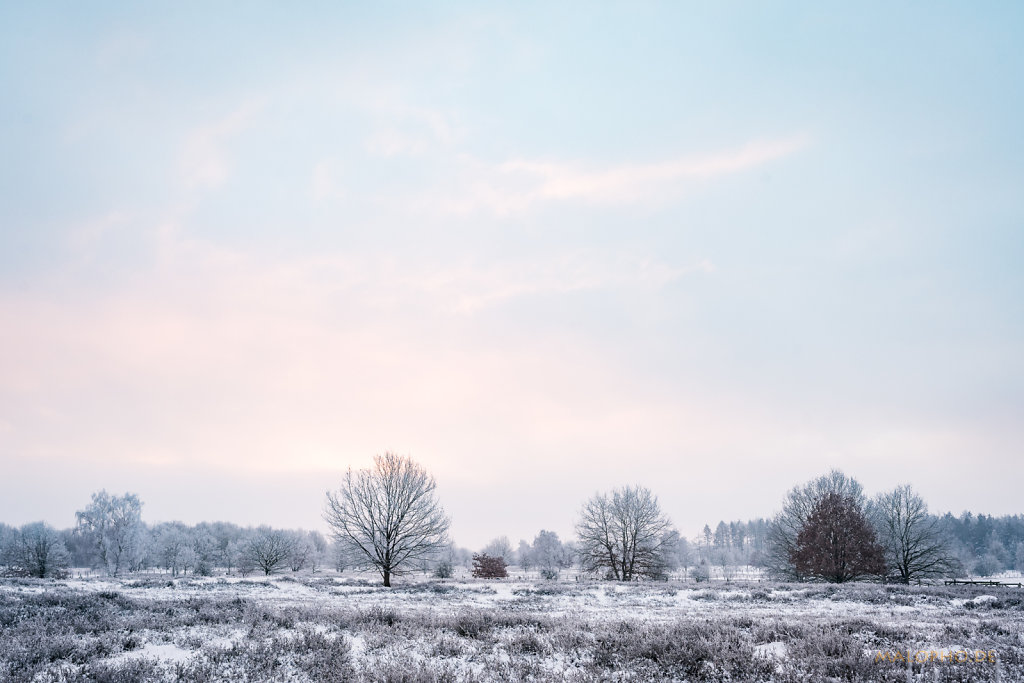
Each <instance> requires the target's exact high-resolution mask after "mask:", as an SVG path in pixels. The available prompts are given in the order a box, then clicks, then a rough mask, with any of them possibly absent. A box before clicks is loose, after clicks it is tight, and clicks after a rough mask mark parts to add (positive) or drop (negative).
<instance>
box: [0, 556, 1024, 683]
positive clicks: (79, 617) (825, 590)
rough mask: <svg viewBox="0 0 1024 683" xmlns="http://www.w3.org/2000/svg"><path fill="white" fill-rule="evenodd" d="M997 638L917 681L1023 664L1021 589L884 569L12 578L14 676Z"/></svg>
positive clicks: (797, 677) (271, 671) (691, 665)
mask: <svg viewBox="0 0 1024 683" xmlns="http://www.w3.org/2000/svg"><path fill="white" fill-rule="evenodd" d="M908 649H909V650H911V651H914V652H916V651H918V650H937V651H944V652H949V651H956V650H969V651H971V652H972V653H973V652H974V651H975V650H985V651H988V650H994V651H995V652H996V653H998V657H999V662H998V664H992V663H988V662H985V663H974V662H969V663H941V664H934V663H926V664H924V665H920V664H915V665H913V666H912V667H911V671H910V676H911V679H912V680H922V681H934V680H943V681H954V680H955V681H973V680H979V681H982V680H1002V681H1017V680H1024V591H1022V590H1017V589H1005V588H991V587H988V588H986V587H962V586H959V587H955V588H954V587H941V586H936V587H889V586H880V585H875V584H863V585H844V586H827V585H820V584H768V583H733V584H715V585H712V586H711V587H707V584H702V585H700V586H697V585H694V584H681V583H631V584H625V585H617V584H612V583H603V582H582V581H581V582H577V581H563V582H542V581H524V580H511V581H504V580H503V581H488V582H485V581H469V580H460V581H449V582H438V581H428V580H419V581H417V580H406V581H405V582H404V583H402V584H399V585H396V586H395V587H394V588H391V589H385V588H382V587H380V586H379V585H377V582H375V581H372V580H370V579H369V578H363V577H349V576H346V577H337V576H334V575H330V576H319V575H318V576H303V577H301V578H293V577H291V576H288V577H276V578H271V579H267V580H264V579H262V578H261V579H255V580H253V579H224V578H220V579H185V580H177V581H170V580H168V579H166V578H162V577H155V576H154V577H149V578H141V579H140V578H128V579H124V580H110V579H85V580H67V581H57V582H54V581H36V580H12V579H8V580H0V680H2V681H86V680H98V681H140V680H141V681H148V680H157V681H164V680H166V681H266V680H273V681H333V680H356V681H516V680H523V681H525V680H530V681H562V680H568V681H612V680H636V681H648V680H679V681H702V680H710V681H725V680H729V681H780V682H784V681H831V680H835V681H901V682H902V681H906V680H907V669H906V666H905V665H904V664H902V663H889V662H884V663H877V662H876V661H875V657H876V654H877V652H878V651H886V652H888V651H892V652H895V651H902V652H906V651H907V650H908Z"/></svg>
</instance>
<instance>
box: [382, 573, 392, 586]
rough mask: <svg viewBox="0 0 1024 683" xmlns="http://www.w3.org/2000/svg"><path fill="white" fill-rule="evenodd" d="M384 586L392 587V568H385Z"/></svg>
mask: <svg viewBox="0 0 1024 683" xmlns="http://www.w3.org/2000/svg"><path fill="white" fill-rule="evenodd" d="M384 587H385V588H391V570H390V569H385V570H384Z"/></svg>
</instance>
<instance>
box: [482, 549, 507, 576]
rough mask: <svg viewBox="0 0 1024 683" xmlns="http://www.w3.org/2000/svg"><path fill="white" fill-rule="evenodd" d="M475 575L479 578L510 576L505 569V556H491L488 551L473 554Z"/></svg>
mask: <svg viewBox="0 0 1024 683" xmlns="http://www.w3.org/2000/svg"><path fill="white" fill-rule="evenodd" d="M473 576H475V577H477V578H478V579H504V578H506V577H507V576H508V572H507V571H505V558H504V557H501V556H498V557H491V556H490V555H488V554H486V553H480V554H479V555H473Z"/></svg>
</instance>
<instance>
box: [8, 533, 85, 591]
mask: <svg viewBox="0 0 1024 683" xmlns="http://www.w3.org/2000/svg"><path fill="white" fill-rule="evenodd" d="M6 543H7V544H9V545H8V547H7V548H6V551H5V552H4V562H5V563H6V565H7V567H8V571H10V572H11V573H12V574H16V575H19V576H34V577H37V578H40V579H42V578H49V577H59V576H63V575H64V572H65V570H66V569H67V567H68V562H69V560H70V559H71V556H70V554H69V553H68V550H67V548H66V547H64V542H63V541H62V540H61V538H60V533H59V532H58V531H57V530H56V529H54V528H53V527H51V526H50V525H48V524H46V523H44V522H32V523H30V524H26V525H24V526H22V527H21V528H20V529H19V530H18V531H17V532H15V533H13V534H7V538H6Z"/></svg>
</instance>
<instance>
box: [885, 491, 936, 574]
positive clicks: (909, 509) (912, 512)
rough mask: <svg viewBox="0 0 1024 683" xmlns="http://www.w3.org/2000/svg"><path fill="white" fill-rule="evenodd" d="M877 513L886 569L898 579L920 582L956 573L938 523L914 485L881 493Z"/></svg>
mask: <svg viewBox="0 0 1024 683" xmlns="http://www.w3.org/2000/svg"><path fill="white" fill-rule="evenodd" d="M873 512H874V517H875V527H876V528H877V529H878V540H879V541H880V542H881V544H882V548H883V549H884V550H885V561H886V566H887V568H888V570H889V571H890V572H891V574H892V577H893V578H894V579H895V580H898V581H899V582H901V583H911V582H915V583H920V582H921V580H922V579H926V578H928V577H932V576H942V575H945V574H947V573H948V572H949V571H951V570H952V567H953V564H952V560H951V559H950V556H949V554H948V553H947V551H946V546H945V544H944V543H943V542H942V538H941V535H940V533H939V529H938V520H937V519H936V518H935V517H932V516H931V515H929V514H928V504H927V503H925V502H924V499H923V498H921V496H919V495H918V494H917V493H915V492H914V490H913V489H912V488H910V485H903V486H899V487H897V488H895V489H893V490H892V491H889V492H888V493H882V494H879V495H878V496H877V497H876V498H875V500H874V505H873Z"/></svg>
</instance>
